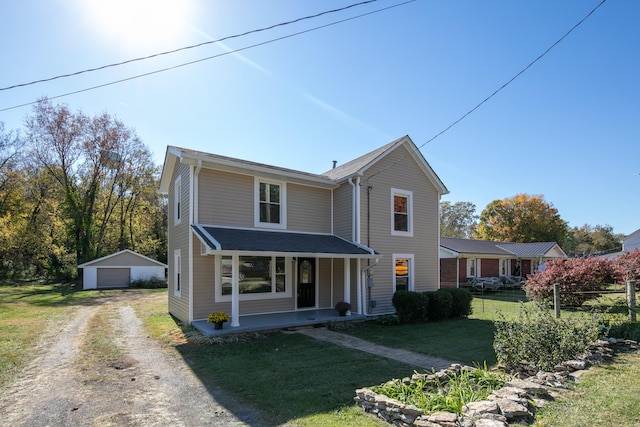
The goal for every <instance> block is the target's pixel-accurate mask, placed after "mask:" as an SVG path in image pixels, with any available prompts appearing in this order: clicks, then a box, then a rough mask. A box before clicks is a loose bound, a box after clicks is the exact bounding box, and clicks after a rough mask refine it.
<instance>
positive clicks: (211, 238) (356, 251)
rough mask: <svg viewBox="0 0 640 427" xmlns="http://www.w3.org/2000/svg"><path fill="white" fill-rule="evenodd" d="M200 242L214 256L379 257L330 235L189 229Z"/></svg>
mask: <svg viewBox="0 0 640 427" xmlns="http://www.w3.org/2000/svg"><path fill="white" fill-rule="evenodd" d="M193 230H194V231H195V232H196V234H197V236H198V237H199V238H200V240H201V241H202V242H203V243H204V244H205V245H206V246H207V247H208V248H209V249H210V250H211V251H215V252H270V253H287V254H316V255H328V256H332V257H334V256H339V255H346V256H349V257H355V258H371V257H379V255H378V254H376V253H375V251H373V250H372V249H370V248H368V247H366V246H364V245H358V244H355V243H352V242H349V241H348V240H345V239H343V238H341V237H338V236H336V235H333V234H312V233H293V232H287V231H264V230H252V229H239V228H226V227H213V226H206V225H200V224H196V225H193Z"/></svg>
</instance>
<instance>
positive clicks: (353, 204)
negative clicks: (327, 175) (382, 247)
mask: <svg viewBox="0 0 640 427" xmlns="http://www.w3.org/2000/svg"><path fill="white" fill-rule="evenodd" d="M347 182H348V183H349V185H350V186H351V189H352V191H351V241H352V242H355V241H356V185H355V184H354V183H353V177H349V179H348V180H347Z"/></svg>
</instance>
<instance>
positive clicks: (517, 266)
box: [440, 237, 567, 288]
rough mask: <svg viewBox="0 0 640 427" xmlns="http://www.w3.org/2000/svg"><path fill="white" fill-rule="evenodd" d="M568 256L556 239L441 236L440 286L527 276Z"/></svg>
mask: <svg viewBox="0 0 640 427" xmlns="http://www.w3.org/2000/svg"><path fill="white" fill-rule="evenodd" d="M566 257H567V254H565V253H564V251H563V250H562V249H561V248H560V246H558V244H557V243H555V242H539V243H508V242H494V241H491V240H471V239H458V238H452V237H441V238H440V286H441V287H443V288H451V287H453V288H455V287H458V286H461V285H464V284H466V283H467V281H468V280H469V279H471V278H476V277H502V276H524V277H526V276H527V274H532V273H534V272H536V271H537V269H538V267H539V266H540V265H541V264H542V263H544V262H545V261H547V260H550V259H556V258H566Z"/></svg>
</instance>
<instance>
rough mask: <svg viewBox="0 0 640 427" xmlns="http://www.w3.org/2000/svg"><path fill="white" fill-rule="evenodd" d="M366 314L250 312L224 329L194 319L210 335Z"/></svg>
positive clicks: (358, 317)
mask: <svg viewBox="0 0 640 427" xmlns="http://www.w3.org/2000/svg"><path fill="white" fill-rule="evenodd" d="M366 318H367V316H365V315H364V314H356V313H352V314H351V315H350V316H349V315H347V316H343V317H341V316H340V315H338V312H337V311H336V310H334V309H332V308H327V309H318V310H304V311H291V312H286V313H270V314H248V315H245V316H240V326H236V327H232V326H231V322H230V321H229V322H225V323H224V326H223V327H222V329H217V330H216V329H214V328H213V323H209V322H207V321H206V320H196V321H194V322H193V323H192V324H193V327H194V328H196V329H197V330H198V331H200V332H201V333H202V334H203V335H206V336H209V337H215V336H224V335H231V334H240V333H245V332H258V331H270V330H278V329H288V328H295V327H300V326H314V325H325V324H327V323H330V322H348V321H353V320H365V319H366Z"/></svg>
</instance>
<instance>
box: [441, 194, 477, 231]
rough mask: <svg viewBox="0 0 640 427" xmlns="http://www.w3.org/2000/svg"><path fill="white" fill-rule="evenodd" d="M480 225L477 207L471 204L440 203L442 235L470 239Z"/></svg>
mask: <svg viewBox="0 0 640 427" xmlns="http://www.w3.org/2000/svg"><path fill="white" fill-rule="evenodd" d="M477 225H478V215H476V205H474V204H473V203H471V202H455V203H451V202H448V201H443V202H440V235H441V236H442V237H459V238H465V239H470V238H471V237H473V232H474V230H475V228H476V227H477Z"/></svg>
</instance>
